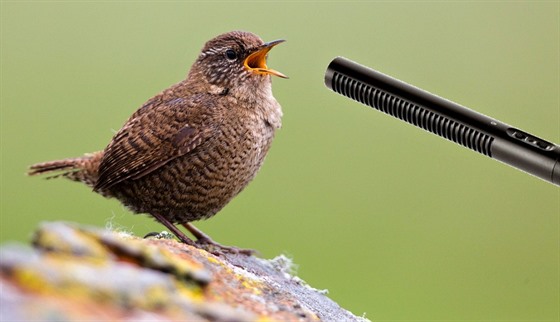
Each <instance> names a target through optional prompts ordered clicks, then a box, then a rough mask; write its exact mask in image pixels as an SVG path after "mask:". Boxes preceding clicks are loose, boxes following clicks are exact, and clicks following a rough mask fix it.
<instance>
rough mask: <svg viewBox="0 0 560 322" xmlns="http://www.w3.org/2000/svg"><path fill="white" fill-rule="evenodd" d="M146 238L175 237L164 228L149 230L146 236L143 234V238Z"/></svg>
mask: <svg viewBox="0 0 560 322" xmlns="http://www.w3.org/2000/svg"><path fill="white" fill-rule="evenodd" d="M146 238H155V239H173V238H175V235H173V234H172V233H170V232H168V231H167V230H164V231H162V232H159V233H158V232H155V231H153V232H151V233H147V234H146V236H144V239H146Z"/></svg>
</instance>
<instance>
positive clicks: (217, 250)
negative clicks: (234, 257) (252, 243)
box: [195, 237, 258, 256]
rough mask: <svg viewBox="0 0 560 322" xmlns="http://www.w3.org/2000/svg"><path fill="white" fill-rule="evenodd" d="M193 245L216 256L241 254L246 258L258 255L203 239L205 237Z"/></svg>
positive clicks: (251, 251) (255, 252) (254, 251)
mask: <svg viewBox="0 0 560 322" xmlns="http://www.w3.org/2000/svg"><path fill="white" fill-rule="evenodd" d="M195 243H196V245H197V246H198V247H199V248H201V249H204V250H205V251H207V252H209V253H212V254H214V255H218V256H219V255H222V254H224V253H229V254H241V255H246V256H253V255H258V252H257V251H256V250H254V249H245V248H238V247H235V246H225V245H222V244H220V243H217V242H215V241H214V240H212V239H210V238H205V237H203V238H199V239H197V240H196V242H195Z"/></svg>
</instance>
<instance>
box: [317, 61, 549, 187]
mask: <svg viewBox="0 0 560 322" xmlns="http://www.w3.org/2000/svg"><path fill="white" fill-rule="evenodd" d="M325 84H326V85H327V87H328V88H330V89H331V90H333V91H335V92H337V93H339V94H341V95H344V96H346V97H349V98H351V99H353V100H355V101H358V102H360V103H362V104H365V105H368V106H370V107H373V108H374V109H376V110H379V111H381V112H384V113H387V114H389V115H392V116H394V117H396V118H398V119H400V120H402V121H405V122H407V123H410V124H413V125H416V126H418V127H420V128H422V129H424V130H426V131H429V132H432V133H434V134H437V135H439V136H441V137H443V138H445V139H448V140H450V141H453V142H455V143H458V144H460V145H462V146H464V147H467V148H469V149H471V150H474V151H476V152H479V153H482V154H484V155H486V156H488V157H491V158H493V159H496V160H499V161H502V162H504V163H506V164H509V165H511V166H513V167H516V168H518V169H520V170H523V171H525V172H527V173H529V174H532V175H534V176H536V177H539V178H541V179H543V180H546V181H548V182H550V183H553V184H555V185H559V186H560V146H558V145H556V144H554V143H551V142H547V141H545V140H543V139H540V138H538V137H536V136H534V135H532V134H529V133H527V132H524V131H521V130H519V129H517V128H514V127H512V126H510V125H507V124H505V123H502V122H500V121H498V120H495V119H492V118H490V117H488V116H486V115H483V114H480V113H478V112H475V111H473V110H471V109H468V108H466V107H464V106H461V105H459V104H456V103H453V102H451V101H448V100H446V99H444V98H441V97H439V96H436V95H434V94H431V93H429V92H426V91H424V90H421V89H419V88H417V87H414V86H412V85H409V84H407V83H404V82H401V81H399V80H397V79H395V78H392V77H390V76H387V75H385V74H383V73H380V72H378V71H375V70H373V69H371V68H368V67H365V66H362V65H360V64H358V63H355V62H353V61H351V60H348V59H346V58H344V57H337V58H335V59H334V60H333V61H332V62H331V63H330V64H329V66H328V68H327V71H326V73H325Z"/></svg>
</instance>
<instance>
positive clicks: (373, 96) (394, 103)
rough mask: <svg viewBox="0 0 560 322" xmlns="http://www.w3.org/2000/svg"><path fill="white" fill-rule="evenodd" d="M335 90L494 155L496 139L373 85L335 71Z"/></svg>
mask: <svg viewBox="0 0 560 322" xmlns="http://www.w3.org/2000/svg"><path fill="white" fill-rule="evenodd" d="M332 89H333V90H334V91H335V92H337V93H339V94H342V95H344V96H346V97H349V98H351V99H353V100H355V101H358V102H360V103H362V104H365V105H368V106H370V107H373V108H375V109H376V110H379V111H381V112H383V113H386V114H389V115H391V116H394V117H396V118H398V119H401V120H403V121H405V122H407V123H410V124H412V125H416V126H418V127H420V128H422V129H424V130H426V131H428V132H431V133H434V134H437V135H439V136H441V137H443V138H446V139H448V140H450V141H453V142H455V143H457V144H460V145H462V146H464V147H467V148H469V149H471V150H473V151H476V152H478V153H481V154H484V155H486V156H489V157H491V156H492V155H491V150H490V147H491V145H492V142H493V141H494V138H493V137H491V136H489V135H487V134H485V133H482V132H480V131H478V130H475V129H473V128H471V127H469V126H467V125H464V124H462V123H459V122H456V121H454V120H452V119H450V118H447V117H445V116H442V115H439V114H437V113H434V112H432V111H429V110H427V109H425V108H423V107H422V106H419V105H416V104H413V103H410V102H408V101H406V100H403V99H401V98H399V97H397V96H394V95H391V94H390V93H387V92H385V91H382V90H380V89H378V88H375V87H373V86H371V85H368V84H365V83H362V82H360V81H358V80H355V79H352V78H350V77H348V76H346V75H343V74H340V73H338V72H334V74H333V77H332Z"/></svg>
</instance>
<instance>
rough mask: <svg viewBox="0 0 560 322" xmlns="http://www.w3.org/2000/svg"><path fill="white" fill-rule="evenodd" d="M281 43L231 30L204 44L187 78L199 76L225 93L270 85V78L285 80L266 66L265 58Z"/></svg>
mask: <svg viewBox="0 0 560 322" xmlns="http://www.w3.org/2000/svg"><path fill="white" fill-rule="evenodd" d="M282 42H284V40H275V41H271V42H267V43H265V42H264V41H263V40H262V39H261V38H259V37H258V36H257V35H255V34H252V33H250V32H245V31H232V32H228V33H225V34H222V35H219V36H217V37H215V38H213V39H211V40H210V41H208V42H207V43H206V44H205V45H204V48H202V51H201V53H200V55H199V56H198V59H197V60H196V62H195V63H194V65H193V67H192V69H191V72H190V75H189V77H195V78H199V77H202V78H204V80H205V81H206V83H208V84H210V85H214V86H217V87H220V88H226V89H228V90H236V89H245V90H251V88H253V89H254V87H259V86H262V84H270V78H271V77H270V76H271V75H274V76H278V77H281V78H287V76H286V75H284V74H282V73H281V72H279V71H276V70H274V69H271V68H269V67H268V66H267V64H266V63H267V62H266V59H267V55H268V52H269V51H270V50H271V49H272V47H274V46H276V45H278V44H279V43H282Z"/></svg>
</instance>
